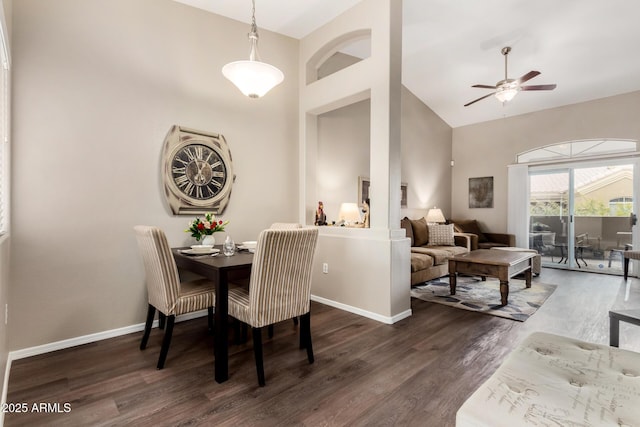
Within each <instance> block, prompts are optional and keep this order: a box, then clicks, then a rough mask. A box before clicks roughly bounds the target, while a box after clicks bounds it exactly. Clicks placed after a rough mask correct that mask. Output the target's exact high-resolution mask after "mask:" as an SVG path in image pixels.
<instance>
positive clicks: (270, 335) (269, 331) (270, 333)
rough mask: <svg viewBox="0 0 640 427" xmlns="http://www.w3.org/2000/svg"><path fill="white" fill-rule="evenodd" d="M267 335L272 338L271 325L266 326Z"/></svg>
mask: <svg viewBox="0 0 640 427" xmlns="http://www.w3.org/2000/svg"><path fill="white" fill-rule="evenodd" d="M267 335H269V339H271V338H273V325H269V326H267Z"/></svg>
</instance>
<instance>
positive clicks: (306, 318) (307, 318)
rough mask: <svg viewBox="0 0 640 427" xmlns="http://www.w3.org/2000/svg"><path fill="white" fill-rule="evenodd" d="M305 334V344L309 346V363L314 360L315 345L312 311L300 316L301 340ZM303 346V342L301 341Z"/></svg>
mask: <svg viewBox="0 0 640 427" xmlns="http://www.w3.org/2000/svg"><path fill="white" fill-rule="evenodd" d="M303 336H304V346H305V347H306V348H307V359H309V363H313V362H314V360H315V359H314V357H313V345H312V343H311V313H310V312H309V313H305V314H303V315H302V316H300V340H301V341H302V339H303ZM300 344H301V347H302V342H301V343H300Z"/></svg>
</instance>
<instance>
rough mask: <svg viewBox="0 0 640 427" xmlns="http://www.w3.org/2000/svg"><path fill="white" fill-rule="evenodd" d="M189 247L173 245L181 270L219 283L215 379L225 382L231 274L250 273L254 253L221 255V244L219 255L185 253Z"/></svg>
mask: <svg viewBox="0 0 640 427" xmlns="http://www.w3.org/2000/svg"><path fill="white" fill-rule="evenodd" d="M183 249H188V248H172V249H171V251H172V253H173V258H174V259H175V260H176V266H177V267H178V270H187V271H191V272H193V273H196V274H199V275H201V276H203V277H206V278H207V279H209V280H211V281H213V282H214V283H215V284H216V307H215V325H214V334H215V336H214V356H215V380H216V382H218V383H222V382H225V381H226V380H227V379H228V378H229V342H228V326H229V323H228V321H227V315H228V314H229V304H228V297H229V274H230V273H232V272H242V271H245V272H246V273H250V271H251V265H252V263H253V254H252V253H250V252H247V251H238V252H236V253H235V254H234V255H232V256H225V255H223V254H222V247H219V248H218V249H220V253H219V254H218V255H217V256H213V257H212V256H210V255H186V254H183V253H181V250H183Z"/></svg>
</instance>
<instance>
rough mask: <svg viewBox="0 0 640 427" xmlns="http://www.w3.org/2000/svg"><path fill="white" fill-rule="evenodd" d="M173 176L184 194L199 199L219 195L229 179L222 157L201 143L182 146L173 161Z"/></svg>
mask: <svg viewBox="0 0 640 427" xmlns="http://www.w3.org/2000/svg"><path fill="white" fill-rule="evenodd" d="M171 177H172V179H173V182H174V183H175V185H176V187H177V188H178V189H179V190H180V192H181V193H182V194H184V195H185V196H187V197H191V198H193V199H197V200H209V199H213V198H214V197H215V196H217V195H218V194H219V193H220V191H221V190H222V189H223V188H224V186H225V183H226V181H227V168H226V167H225V164H224V163H223V161H222V158H221V157H220V155H219V154H218V153H216V152H215V151H214V150H212V149H211V148H209V147H207V146H205V145H201V144H191V145H186V146H184V147H182V148H181V149H180V150H178V152H177V153H176V154H175V156H174V157H173V159H172V161H171Z"/></svg>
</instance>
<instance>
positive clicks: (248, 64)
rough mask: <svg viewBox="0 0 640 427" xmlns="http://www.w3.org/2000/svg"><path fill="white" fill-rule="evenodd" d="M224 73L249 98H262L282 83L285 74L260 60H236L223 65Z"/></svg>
mask: <svg viewBox="0 0 640 427" xmlns="http://www.w3.org/2000/svg"><path fill="white" fill-rule="evenodd" d="M222 74H223V75H224V76H225V77H226V78H228V79H229V80H231V83H233V84H234V85H236V86H237V87H238V89H240V92H242V93H243V94H245V95H246V96H248V97H249V98H260V97H261V96H264V94H266V93H267V92H269V91H270V90H271V89H273V88H274V87H276V86H277V85H279V84H280V83H282V81H283V80H284V74H282V71H280V70H278V69H277V68H276V67H274V66H273V65H269V64H267V63H265V62H260V61H252V60H249V61H236V62H230V63H228V64H227V65H225V66H224V67H222Z"/></svg>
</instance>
